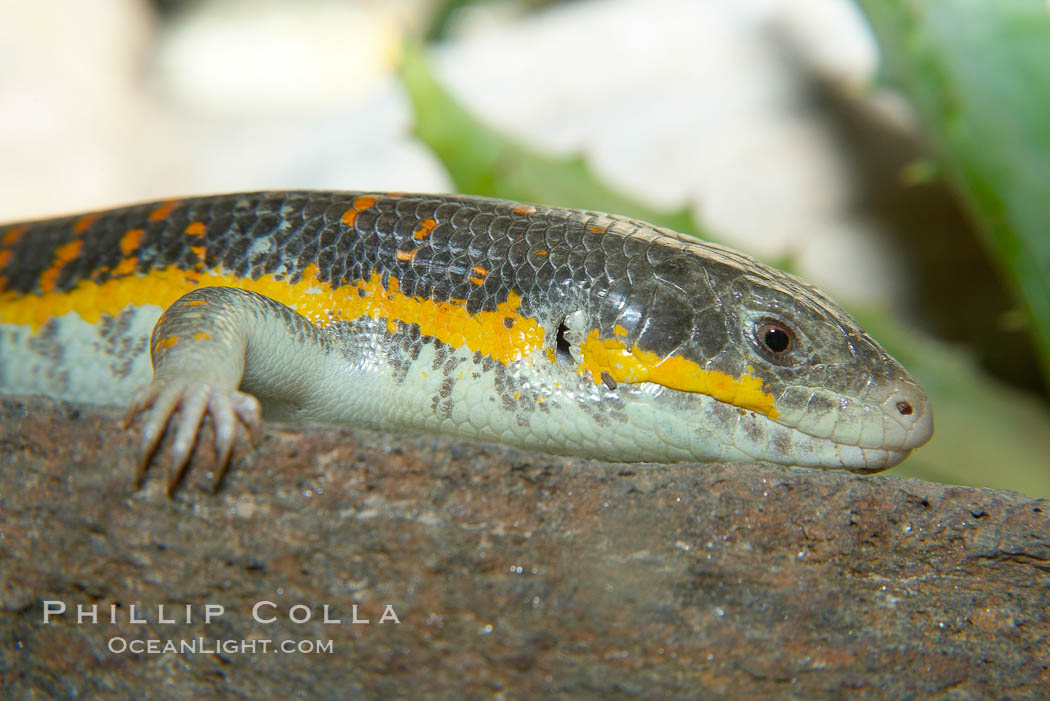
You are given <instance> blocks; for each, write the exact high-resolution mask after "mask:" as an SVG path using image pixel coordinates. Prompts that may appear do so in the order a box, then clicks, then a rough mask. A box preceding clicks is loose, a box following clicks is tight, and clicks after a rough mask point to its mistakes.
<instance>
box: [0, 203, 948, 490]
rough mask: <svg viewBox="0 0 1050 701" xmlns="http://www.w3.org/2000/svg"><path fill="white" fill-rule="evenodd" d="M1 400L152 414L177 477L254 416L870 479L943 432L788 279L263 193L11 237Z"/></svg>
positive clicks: (597, 238)
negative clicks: (210, 432)
mask: <svg viewBox="0 0 1050 701" xmlns="http://www.w3.org/2000/svg"><path fill="white" fill-rule="evenodd" d="M151 334H152V335H151ZM150 337H151V338H150ZM147 339H150V340H148V341H147ZM147 346H148V347H149V349H150V351H151V355H152V361H153V365H154V372H153V374H152V380H151V375H150V368H149V365H148V363H147V355H146V349H147ZM140 386H144V389H142V390H141V391H139V392H138V393H137V394H136V393H135V389H136V388H138V387H140ZM0 389H2V390H3V391H5V392H8V393H11V392H21V393H27V392H29V393H46V394H50V395H52V396H55V397H59V398H65V399H70V400H77V401H85V402H95V403H125V404H129V405H130V407H131V412H130V416H131V418H132V420H134V419H135V418H136V417H137V416H138V415H139V413H140V412H142V411H147V413H146V414H145V418H144V419H143V420H142V426H143V443H142V466H143V468H144V467H145V466H146V464H147V463H148V461H149V459H150V457H151V455H152V453H153V451H154V449H155V448H156V445H157V444H158V442H159V440H160V438H161V437H162V435H163V434H164V432H165V430H166V429H168V428H171V429H172V430H173V431H174V433H175V440H174V442H173V456H172V459H173V462H174V464H175V467H176V469H175V470H174V472H173V474H174V475H175V477H174V478H173V481H172V484H173V485H174V483H175V482H177V481H178V478H179V477H178V476H179V474H181V470H182V469H183V467H184V466H185V464H186V463H187V461H188V459H189V457H190V455H191V454H192V451H193V448H194V445H195V444H196V442H197V436H198V430H199V425H200V421H201V419H202V417H203V416H205V415H210V416H212V418H213V420H214V423H215V426H216V440H217V444H218V445H217V447H218V448H219V455H220V462H221V463H222V464H223V465H224V464H225V462H226V460H227V459H228V457H229V454H230V449H231V447H232V444H233V440H234V437H235V435H236V432H237V426H238V424H244V425H246V426H248V427H249V428H252V429H255V428H257V427H258V423H259V417H260V412H262V414H263V415H265V416H266V417H268V418H274V419H279V420H285V421H297V422H329V423H339V424H353V425H361V426H367V427H372V428H378V429H382V430H388V431H431V432H440V433H447V434H451V435H455V436H461V437H466V438H472V439H477V440H485V441H497V442H502V443H508V444H513V445H518V446H520V447H523V448H527V449H537V450H543V451H548V452H553V453H560V454H572V455H583V456H588V457H592V458H598V459H605V460H616V461H648V462H671V461H679V460H696V461H710V460H734V461H766V462H774V463H781V464H792V465H802V466H810V467H827V468H845V469H850V470H854V471H877V470H881V469H885V468H887V467H890V466H892V465H894V464H896V463H898V462H900V461H901V460H902V459H904V457H906V456H907V455H908V453H909V452H910V451H911V450H912V449H914V448H916V447H918V446H920V445H922V444H923V443H925V442H926V441H927V440H928V439H929V437H930V435H931V433H932V430H933V422H932V414H931V411H930V408H929V404H928V401H927V399H926V396H925V394H924V393H923V392H922V389H921V388H920V387H919V385H918V384H917V383H916V382H915V380H913V379H912V378H911V377H910V376H909V375H908V373H907V372H906V371H905V370H904V369H903V368H902V367H901V366H900V365H899V364H898V363H897V362H896V361H895V360H893V358H891V357H890V356H889V355H888V354H887V353H886V352H885V351H884V350H883V349H882V348H881V347H880V346H879V345H878V344H877V343H876V342H875V341H874V340H873V339H871V338H870V337H869V336H867V335H866V334H865V333H864V332H863V331H862V330H861V329H860V328H859V326H858V325H857V323H856V322H855V321H854V320H853V319H852V318H850V317H849V316H848V315H847V314H846V313H845V312H843V311H842V310H841V309H840V308H839V307H838V306H837V305H835V304H834V303H833V302H832V301H831V300H829V299H828V298H827V297H826V296H824V295H823V294H822V293H820V292H819V291H817V290H815V289H814V288H812V287H810V286H809V285H807V284H805V283H804V282H802V281H800V280H798V279H796V278H794V277H792V276H790V275H787V274H785V273H782V272H780V271H777V270H774V269H772V268H769V267H767V266H765V265H762V264H761V263H759V262H758V261H755V260H754V259H752V258H749V257H747V256H745V255H743V254H740V253H736V252H734V251H731V250H729V249H726V248H722V247H719V246H714V245H711V244H706V243H703V242H700V241H698V240H695V239H692V238H690V237H686V236H683V235H681V234H677V233H674V232H671V231H667V230H664V229H659V228H657V227H654V226H651V225H648V224H645V223H643V222H638V221H634V220H631V219H626V218H623V217H617V216H613V215H608V214H601V213H597V212H585V211H577V210H567V209H555V208H547V207H540V206H533V205H522V204H516V203H513V202H504V201H499V200H491V199H485V198H478V197H462V196H448V195H390V194H381V193H342V192H334V193H333V192H287V193H285V192H273V193H265V192H264V193H249V194H236V195H225V196H217V197H201V198H191V199H186V200H181V201H180V200H175V201H170V202H160V203H153V204H147V205H139V206H133V207H127V208H122V209H116V210H111V211H107V212H101V213H97V214H89V215H84V216H78V217H68V218H63V219H53V220H47V221H41V222H32V223H28V224H17V225H10V226H6V227H0Z"/></svg>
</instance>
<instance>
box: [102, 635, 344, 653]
mask: <svg viewBox="0 0 1050 701" xmlns="http://www.w3.org/2000/svg"><path fill="white" fill-rule="evenodd" d="M106 647H108V648H109V651H110V652H112V653H114V654H117V655H121V654H125V653H130V654H133V655H165V654H172V653H174V654H179V655H260V654H261V655H266V654H269V653H284V654H286V655H293V654H302V655H322V654H328V655H330V654H332V652H334V651H335V645H334V643H333V641H331V640H281V641H277V642H274V641H273V640H269V639H255V640H206V639H205V638H189V639H187V640H159V639H157V638H149V639H146V640H137V639H131V640H129V639H127V638H122V637H119V636H118V637H114V638H110V639H109V642H108V643H106Z"/></svg>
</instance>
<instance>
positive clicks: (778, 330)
mask: <svg viewBox="0 0 1050 701" xmlns="http://www.w3.org/2000/svg"><path fill="white" fill-rule="evenodd" d="M794 345H795V334H794V332H793V331H792V330H791V328H790V327H789V326H788V325H787V324H785V323H783V322H781V321H774V320H771V319H765V320H763V321H760V322H758V324H756V325H755V347H756V348H757V349H758V351H759V353H761V354H762V356H763V357H764V358H766V360H769V361H770V362H774V363H784V362H788V357H789V355H790V353H791V351H792V350H793V349H794V348H793V347H794Z"/></svg>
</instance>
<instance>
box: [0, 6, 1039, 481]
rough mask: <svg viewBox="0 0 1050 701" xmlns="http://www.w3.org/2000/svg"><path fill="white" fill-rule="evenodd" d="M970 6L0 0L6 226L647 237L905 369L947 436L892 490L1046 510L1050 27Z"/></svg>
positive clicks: (1013, 12) (0, 172)
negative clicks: (818, 292)
mask: <svg viewBox="0 0 1050 701" xmlns="http://www.w3.org/2000/svg"><path fill="white" fill-rule="evenodd" d="M972 4H973V3H966V2H962V1H961V0H945V1H944V2H941V3H933V4H930V3H924V2H922V1H921V0H871V1H870V2H869V1H868V0H860V1H859V2H854V1H853V0H807V2H797V1H794V2H793V1H792V0H735V1H734V2H724V1H721V0H576V1H568V0H563V1H561V2H558V1H557V0H547V1H543V0H493V1H488V2H486V1H482V0H478V1H474V2H468V1H465V0H459V1H455V2H441V1H439V0H374V1H372V0H356V1H342V2H337V1H335V0H286V1H282V0H196V1H180V0H94V1H93V2H91V3H84V2H80V1H79V0H37V1H36V2H32V3H27V2H23V1H19V0H0V221H13V220H19V219H27V218H34V217H42V216H51V215H57V214H62V213H69V212H74V211H80V210H89V209H100V208H105V207H109V206H115V205H120V204H125V203H129V202H134V201H141V200H149V199H159V198H166V197H170V196H173V195H191V194H206V193H207V194H210V193H218V192H228V191H235V190H253V189H270V188H276V189H289V188H327V189H364V190H398V191H460V192H471V193H475V194H486V195H494V196H504V197H510V198H513V199H520V200H526V201H534V202H543V203H546V204H552V205H565V206H576V207H589V208H596V209H604V210H608V211H615V212H617V213H622V214H630V215H635V216H640V217H641V218H644V219H647V220H650V221H656V222H658V223H664V224H667V225H671V226H673V228H676V229H679V230H685V231H689V232H691V233H697V234H698V235H700V236H703V237H704V238H708V239H711V240H715V241H719V242H722V243H725V244H728V245H731V246H733V247H735V248H738V249H741V250H744V251H746V252H748V253H751V254H752V255H755V256H757V257H759V258H761V259H763V260H765V261H766V262H768V263H771V264H774V265H778V266H781V267H786V268H788V269H790V270H792V271H793V272H796V273H797V274H799V275H801V276H803V277H804V278H806V279H808V280H810V281H811V282H813V283H815V284H817V285H818V286H820V287H822V288H824V289H825V290H827V291H828V292H829V293H830V294H831V295H832V296H833V297H835V298H836V299H838V300H840V301H841V302H843V303H844V305H845V306H846V307H847V308H848V309H849V310H850V311H851V312H853V313H854V314H855V315H856V316H857V317H858V318H859V319H860V320H861V321H862V323H863V324H864V325H865V326H866V327H867V328H868V330H869V331H870V332H871V333H872V334H873V335H874V336H875V337H876V338H878V339H879V340H880V341H882V342H883V343H884V345H886V346H887V348H888V349H889V350H890V351H891V353H893V354H894V355H895V356H897V357H898V359H900V360H901V361H902V362H903V363H904V364H905V365H906V366H907V367H908V368H909V369H910V370H912V371H913V372H914V374H915V375H916V376H917V377H918V378H919V379H920V381H921V382H922V383H923V384H924V386H925V387H926V388H927V389H928V390H929V392H930V394H931V398H932V400H933V402H934V410H935V417H936V425H937V429H936V435H935V437H934V440H933V441H932V442H931V444H930V445H928V446H927V447H925V448H923V449H921V450H919V451H918V452H917V453H916V454H915V455H914V456H912V457H911V458H909V459H908V460H907V461H906V462H905V463H903V464H902V465H901V466H900V467H899V468H896V469H895V470H894V471H893V473H891V474H896V475H900V476H911V477H920V478H923V479H930V480H937V481H942V482H949V483H959V484H970V485H976V486H989V487H997V488H1005V489H1015V490H1018V491H1022V492H1025V493H1027V494H1030V495H1034V496H1050V401H1048V394H1047V383H1046V377H1047V374H1046V371H1047V370H1048V369H1050V362H1048V358H1050V341H1048V339H1050V310H1048V309H1047V307H1048V306H1050V292H1048V291H1047V290H1050V283H1048V281H1050V213H1048V212H1050V207H1048V206H1047V201H1048V198H1050V73H1048V72H1050V6H1048V4H1047V3H1046V2H1044V0H1002V2H1001V3H988V8H985V9H984V10H978V11H976V12H975V11H974V10H973V8H970V5H972ZM930 5H936V7H935V8H933V7H930ZM982 13H986V14H987V15H988V16H982ZM880 47H881V50H880ZM977 59H979V60H977ZM1044 59H1045V60H1044Z"/></svg>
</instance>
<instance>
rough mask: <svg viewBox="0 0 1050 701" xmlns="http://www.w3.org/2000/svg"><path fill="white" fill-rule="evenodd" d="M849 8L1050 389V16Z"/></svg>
mask: <svg viewBox="0 0 1050 701" xmlns="http://www.w3.org/2000/svg"><path fill="white" fill-rule="evenodd" d="M857 1H858V3H859V5H860V7H861V8H862V9H863V11H864V12H865V13H866V14H867V16H868V19H869V20H870V22H871V25H872V27H873V29H874V30H875V33H876V36H877V37H878V41H879V43H880V45H881V46H882V59H883V67H884V70H885V71H886V73H887V75H888V77H889V78H890V79H891V81H892V82H893V84H894V85H896V86H899V87H900V88H901V89H902V90H903V91H904V93H905V94H906V95H907V97H908V98H909V100H910V101H911V104H912V105H913V106H914V108H915V110H916V112H917V113H918V116H919V119H920V121H921V122H922V125H923V127H924V130H925V132H926V134H927V135H929V136H930V137H931V141H932V142H933V145H934V148H935V151H936V155H937V158H938V160H939V162H940V165H941V166H942V168H943V171H944V172H945V174H946V176H947V177H948V178H949V180H950V181H951V182H952V183H953V184H954V185H956V189H957V190H958V191H959V192H960V193H961V194H962V195H963V197H964V199H965V200H966V201H967V203H968V204H969V205H970V209H971V210H972V212H973V213H974V215H975V218H976V219H977V221H978V223H979V224H980V228H981V231H982V232H983V233H984V234H985V241H986V243H987V247H988V250H989V251H990V252H991V254H992V256H993V257H994V259H995V260H996V261H997V262H998V264H999V269H1000V270H1001V271H1002V273H1003V276H1004V277H1005V278H1006V279H1007V280H1008V282H1009V283H1010V285H1011V287H1012V289H1013V290H1014V293H1015V294H1016V296H1017V299H1018V300H1019V302H1020V304H1021V306H1022V307H1023V308H1024V310H1025V312H1026V314H1027V319H1028V331H1029V332H1030V334H1031V335H1032V337H1033V338H1034V339H1035V342H1036V346H1037V351H1038V355H1039V358H1040V362H1041V365H1042V370H1043V374H1044V377H1045V378H1046V381H1047V383H1048V386H1050V5H1048V4H1047V3H1046V1H1045V0H994V1H992V0H857ZM1046 460H1047V462H1050V456H1048V457H1047V458H1046Z"/></svg>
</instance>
